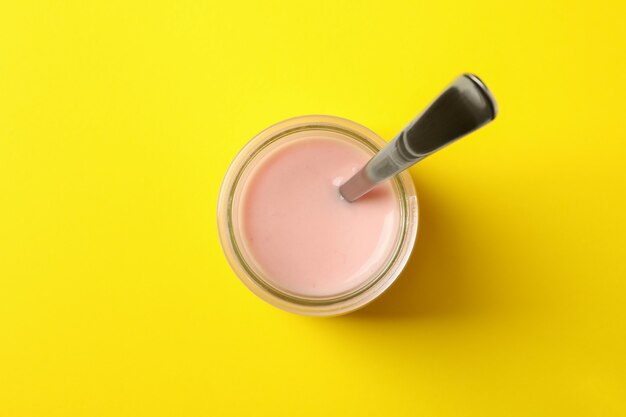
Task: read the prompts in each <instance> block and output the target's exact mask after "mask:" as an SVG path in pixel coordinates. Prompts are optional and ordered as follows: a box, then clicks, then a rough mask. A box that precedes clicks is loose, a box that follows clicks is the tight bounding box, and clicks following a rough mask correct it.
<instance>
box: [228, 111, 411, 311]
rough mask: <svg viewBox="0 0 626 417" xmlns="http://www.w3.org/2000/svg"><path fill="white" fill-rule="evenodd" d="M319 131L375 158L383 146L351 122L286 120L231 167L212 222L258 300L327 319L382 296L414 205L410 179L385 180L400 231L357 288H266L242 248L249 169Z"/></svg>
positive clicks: (405, 249)
mask: <svg viewBox="0 0 626 417" xmlns="http://www.w3.org/2000/svg"><path fill="white" fill-rule="evenodd" d="M320 131H323V133H324V135H327V136H328V135H331V136H332V137H333V138H336V139H338V140H344V141H348V142H350V143H352V144H355V145H357V146H359V147H360V148H362V149H363V150H364V151H365V152H367V153H369V154H371V155H374V154H375V153H376V152H378V151H379V150H380V149H381V148H382V147H383V146H384V145H385V144H386V142H385V141H384V140H383V139H381V138H380V137H379V136H378V135H376V134H375V133H374V132H372V131H371V130H369V129H367V128H365V127H363V126H361V125H359V124H358V123H355V122H352V121H350V120H346V119H342V118H339V117H334V116H323V115H312V116H301V117H295V118H292V119H288V120H285V121H282V122H280V123H277V124H275V125H273V126H270V127H269V128H267V129H265V130H264V131H262V132H261V133H259V134H258V135H256V136H255V137H254V138H253V139H252V140H251V141H250V142H248V143H247V144H246V145H245V146H244V147H243V149H242V150H241V151H240V152H239V154H237V156H236V157H235V159H234V161H233V162H232V164H231V165H230V167H229V169H228V171H227V173H226V176H225V178H224V181H223V183H222V187H221V189H220V194H219V199H218V208H217V219H218V228H219V236H220V240H221V243H222V248H223V249H224V253H225V255H226V258H227V259H228V262H229V263H230V265H231V267H232V268H233V270H234V271H235V273H236V275H237V276H238V277H239V279H240V280H241V281H242V282H243V283H244V284H245V285H246V286H247V287H248V288H249V289H250V290H251V291H252V292H254V293H255V294H256V295H257V296H259V297H260V298H261V299H263V300H265V301H267V302H269V303H270V304H273V305H274V306H276V307H279V308H282V309H283V310H286V311H290V312H293V313H298V314H304V315H309V316H331V315H339V314H344V313H348V312H350V311H354V310H356V309H358V308H360V307H363V306H364V305H366V304H367V303H369V302H370V301H372V300H374V299H375V298H376V297H378V296H379V295H380V294H382V292H383V291H385V290H386V289H387V288H388V287H389V286H390V285H391V284H392V283H393V282H394V281H395V279H396V278H397V277H398V275H399V274H400V272H402V269H403V268H404V266H405V265H406V263H407V261H408V259H409V257H410V255H411V250H412V249H413V245H414V243H415V238H416V234H417V224H418V208H417V207H418V206H417V196H416V194H415V187H414V185H413V180H412V178H411V176H410V174H409V173H408V172H406V171H405V172H402V173H401V174H399V175H397V176H396V177H394V178H393V179H391V180H390V181H392V182H393V189H394V192H395V195H396V197H397V198H398V201H399V207H400V222H399V228H400V230H399V231H398V233H397V238H396V242H395V247H394V248H393V250H391V251H390V254H389V256H388V259H387V260H386V262H385V263H384V264H383V266H382V267H381V268H380V269H379V270H378V271H376V272H374V273H372V276H371V277H370V278H369V279H367V280H366V281H365V282H363V283H362V285H360V286H358V287H357V288H354V289H352V290H350V291H347V292H345V293H341V294H336V295H333V296H326V297H306V296H303V295H300V294H290V293H288V292H287V291H285V290H282V289H280V288H277V287H276V286H275V285H272V284H271V280H270V279H267V277H264V276H263V273H262V272H261V271H260V268H257V267H255V262H254V259H253V257H252V256H251V254H249V253H247V251H246V249H245V245H243V236H242V234H241V228H240V226H239V223H240V202H241V197H242V192H243V191H242V190H244V188H245V187H244V184H245V183H246V180H247V178H248V176H249V175H250V173H251V172H252V171H253V170H254V167H255V166H256V164H257V163H259V162H260V161H261V160H263V158H264V157H265V156H267V155H268V154H269V153H271V152H272V151H273V150H274V149H276V148H277V147H278V146H281V145H284V144H286V143H288V142H289V141H293V140H298V138H302V137H306V136H307V135H311V134H315V132H318V133H319V132H320Z"/></svg>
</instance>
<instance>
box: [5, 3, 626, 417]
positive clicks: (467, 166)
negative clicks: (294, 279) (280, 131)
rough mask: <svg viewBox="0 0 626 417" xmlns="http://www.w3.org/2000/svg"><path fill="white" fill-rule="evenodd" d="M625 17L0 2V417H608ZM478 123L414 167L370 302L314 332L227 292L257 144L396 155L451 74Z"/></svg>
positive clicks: (620, 363) (621, 311) (625, 341)
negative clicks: (407, 227) (244, 167)
mask: <svg viewBox="0 0 626 417" xmlns="http://www.w3.org/2000/svg"><path fill="white" fill-rule="evenodd" d="M620 3H621V2H618V1H614V2H612V3H611V2H603V1H593V2H581V1H575V2H573V1H555V2H546V1H539V0H531V1H528V2H510V1H478V2H469V1H456V2H450V1H429V2H425V1H393V0H388V1H384V2H369V1H367V2H366V1H351V2H348V1H337V0H328V1H326V0H324V1H316V2H293V1H280V2H279V1H263V2H258V3H253V2H236V1H229V2H212V1H186V0H183V1H156V2H155V1H127V0H123V1H122V0H119V1H118V0H116V1H54V0H50V1H29V0H28V1H23V0H20V1H9V0H4V1H2V3H1V5H0V239H1V240H0V416H1V417H25V416H28V417H40V416H46V417H47V416H63V417H73V416H116V417H117V416H132V417H140V416H149V417H159V416H185V417H193V416H244V415H251V416H252V415H259V416H346V415H348V416H357V415H358V416H365V415H371V416H374V415H376V416H394V415H398V416H406V415H420V416H435V417H436V416H480V417H484V416H624V415H626V379H625V378H626V359H625V355H626V324H625V321H626V268H625V266H624V265H625V261H626V254H625V248H626V197H625V188H626V168H625V166H626V128H625V127H624V126H625V122H624V119H625V116H624V111H625V106H624V100H625V95H626V89H625V84H626V83H625V78H626V76H625V75H624V74H625V73H626V65H625V55H626V53H625V47H624V45H625V42H626V32H625V29H624V22H623V20H624V16H625V12H626V10H625V8H624V6H623V5H622V4H623V3H622V4H620ZM465 71H472V72H475V73H476V74H478V75H479V76H480V77H482V78H483V79H484V80H485V82H486V83H487V85H488V86H489V87H490V89H491V90H492V91H493V93H494V94H495V96H496V98H497V99H498V101H499V104H500V109H501V112H500V115H499V117H498V119H497V120H496V121H495V122H494V123H493V124H492V125H490V126H488V127H486V128H484V129H483V130H481V131H479V132H477V133H475V134H473V135H472V136H471V137H469V138H466V139H463V140H462V141H461V142H459V143H457V144H455V145H453V146H452V147H449V148H447V149H446V150H445V151H442V152H440V153H439V154H437V155H435V156H432V157H431V158H428V159H427V160H425V161H424V162H423V163H420V164H418V166H416V167H414V168H412V170H411V172H412V175H413V176H414V178H415V181H416V185H417V189H418V193H419V197H420V200H421V225H420V231H419V237H418V243H417V246H416V248H415V251H414V254H413V257H412V259H411V261H410V263H409V265H408V268H407V270H406V272H405V273H404V274H403V276H402V277H401V278H400V280H399V281H398V282H397V283H396V285H394V286H393V287H392V288H391V289H390V290H389V291H388V293H386V294H385V295H384V296H383V297H381V298H380V299H379V300H377V301H376V302H375V303H373V304H372V305H371V306H369V307H368V308H366V309H365V310H362V311H360V312H357V313H355V314H352V315H348V316H344V317H339V318H333V319H315V318H307V317H299V316H296V315H292V314H289V313H285V312H282V311H280V310H278V309H275V308H273V307H271V306H269V305H266V304H265V303H263V302H262V301H260V300H259V299H257V298H256V297H255V296H254V295H253V294H252V293H251V292H249V291H248V290H247V289H246V288H245V287H244V286H243V285H242V284H241V283H240V282H239V281H238V280H237V279H236V277H235V276H234V274H233V273H232V272H231V270H230V268H229V266H228V264H227V262H226V260H225V258H224V256H223V255H222V252H221V248H220V245H219V242H218V237H217V230H216V219H215V212H216V203H217V195H218V189H219V186H220V182H221V179H222V177H223V175H224V173H225V171H226V169H227V167H228V164H229V163H230V161H231V160H232V158H233V157H234V156H235V154H236V152H237V151H238V150H239V149H240V148H241V147H242V146H243V145H244V143H246V141H247V140H249V139H250V138H251V137H252V136H254V135H255V134H256V133H257V132H258V131H260V130H261V129H263V128H265V127H266V126H268V125H270V124H272V123H274V122H277V121H280V120H283V119H285V118H287V117H291V116H297V115H302V114H310V113H325V114H333V115H337V116H343V117H346V118H349V119H352V120H355V121H357V122H360V123H362V124H364V125H366V126H368V127H370V128H371V129H373V130H375V131H376V132H378V133H379V134H381V135H382V136H383V137H385V138H387V139H390V138H391V137H392V136H393V134H394V133H395V132H396V131H398V130H399V129H401V128H402V127H403V126H404V124H405V123H406V122H408V121H409V120H410V119H411V118H412V117H413V116H415V115H416V114H417V113H418V112H419V111H420V110H421V109H422V108H423V107H424V106H425V105H426V104H427V103H428V102H429V101H430V100H431V99H432V98H433V97H434V96H435V95H436V94H437V93H438V92H439V91H440V90H441V89H442V88H443V87H444V86H445V85H446V84H447V83H448V82H450V81H451V80H452V79H453V78H454V77H456V76H457V75H458V74H460V73H462V72H465Z"/></svg>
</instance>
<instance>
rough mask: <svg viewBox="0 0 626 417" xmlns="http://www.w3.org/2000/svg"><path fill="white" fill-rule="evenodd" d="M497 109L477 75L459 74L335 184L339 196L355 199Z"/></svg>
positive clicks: (483, 121)
mask: <svg viewBox="0 0 626 417" xmlns="http://www.w3.org/2000/svg"><path fill="white" fill-rule="evenodd" d="M497 112H498V106H497V104H496V100H495V99H494V98H493V95H492V94H491V92H490V91H489V90H488V89H487V87H486V86H485V84H484V83H483V82H482V81H481V80H480V78H478V77H477V76H475V75H473V74H463V75H461V76H460V77H458V78H457V79H456V80H454V82H453V83H452V84H450V85H449V86H448V87H447V88H446V89H445V90H444V91H443V92H442V93H441V94H440V95H439V97H437V98H436V99H435V101H433V102H432V103H431V105H430V106H428V107H427V108H426V110H424V112H422V114H420V115H419V116H417V117H416V118H415V119H413V120H412V121H411V123H409V124H408V125H407V126H406V127H405V128H404V129H403V130H402V131H401V132H400V133H398V134H397V135H396V137H395V138H393V140H392V141H391V142H389V143H388V144H387V145H386V146H385V147H384V148H383V149H382V150H381V151H380V152H378V153H377V154H376V155H374V157H373V158H372V159H370V160H369V162H368V163H367V164H366V165H365V166H364V167H363V168H362V169H361V170H360V171H358V172H357V173H356V174H354V176H353V177H352V178H350V179H349V180H348V181H346V182H345V183H344V184H343V185H342V186H341V187H339V192H340V193H341V196H342V197H343V198H344V199H346V200H347V201H350V202H353V201H356V200H357V199H358V198H360V197H361V196H363V195H364V194H366V193H367V192H369V191H370V190H371V189H372V188H374V187H375V186H376V184H378V183H380V182H382V181H385V180H386V179H389V178H391V177H393V176H394V175H396V174H398V173H400V172H402V171H404V170H405V169H407V168H409V167H410V166H412V165H414V164H416V163H417V162H419V161H421V160H422V159H424V158H425V157H427V156H428V155H430V154H432V153H434V152H435V151H438V150H439V149H441V148H443V147H444V146H446V145H448V144H450V143H452V142H454V141H455V140H457V139H459V138H461V137H463V136H465V135H467V134H468V133H470V132H472V131H474V130H476V129H478V128H479V127H482V126H484V125H486V124H487V123H489V122H490V121H492V120H493V119H495V117H496V114H497Z"/></svg>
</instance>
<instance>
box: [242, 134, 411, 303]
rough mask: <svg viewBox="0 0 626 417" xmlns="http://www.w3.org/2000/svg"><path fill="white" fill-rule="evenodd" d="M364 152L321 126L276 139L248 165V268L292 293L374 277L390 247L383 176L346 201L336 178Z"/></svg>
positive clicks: (393, 227) (392, 230)
mask: <svg viewBox="0 0 626 417" xmlns="http://www.w3.org/2000/svg"><path fill="white" fill-rule="evenodd" d="M369 158H371V154H368V153H367V152H366V151H365V150H363V149H361V148H360V147H358V146H357V145H354V144H351V143H349V142H346V141H342V140H337V139H334V138H332V137H325V136H324V134H323V133H317V134H316V136H313V137H311V136H309V137H306V138H303V139H298V140H296V141H293V142H290V143H287V144H285V145H282V146H279V147H278V148H277V149H274V150H272V151H271V153H270V154H269V155H267V156H265V157H264V158H263V159H262V160H261V161H260V162H259V163H258V165H257V166H256V167H255V168H254V170H253V171H252V172H251V175H250V177H248V180H247V182H246V184H245V188H244V190H243V193H242V201H241V206H240V207H241V217H240V221H241V228H242V229H241V230H242V236H243V240H244V246H245V247H246V251H247V252H248V253H249V254H250V255H251V257H252V258H253V262H254V263H255V266H256V268H258V269H259V270H260V271H261V272H262V274H263V276H264V277H265V278H266V279H267V280H268V281H269V282H271V283H272V285H275V286H276V287H278V288H280V289H282V290H283V291H286V292H288V293H292V294H295V295H301V296H307V297H328V296H335V295H338V294H342V293H346V292H349V291H350V290H353V289H356V288H358V287H360V286H362V285H363V284H364V283H365V282H366V281H368V280H370V279H372V278H374V276H375V274H376V273H377V272H378V271H380V270H381V269H382V268H383V267H384V266H385V264H386V263H387V262H388V261H389V258H390V256H391V254H392V252H393V251H394V248H395V245H396V242H397V241H398V233H399V230H400V202H399V199H398V197H397V195H396V192H395V190H394V189H393V187H392V182H390V181H388V182H385V183H383V184H380V185H379V186H378V187H377V188H376V189H374V190H373V191H371V192H370V193H369V194H367V195H366V196H364V197H362V198H361V199H359V200H358V201H356V202H354V203H348V202H347V201H344V200H343V199H342V198H341V196H340V195H339V190H338V186H339V185H340V184H342V183H343V182H344V181H346V180H347V179H348V178H350V177H351V176H352V175H353V174H354V173H355V172H356V171H357V170H359V169H360V168H361V167H363V165H365V163H366V162H367V161H368V159H369Z"/></svg>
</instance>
